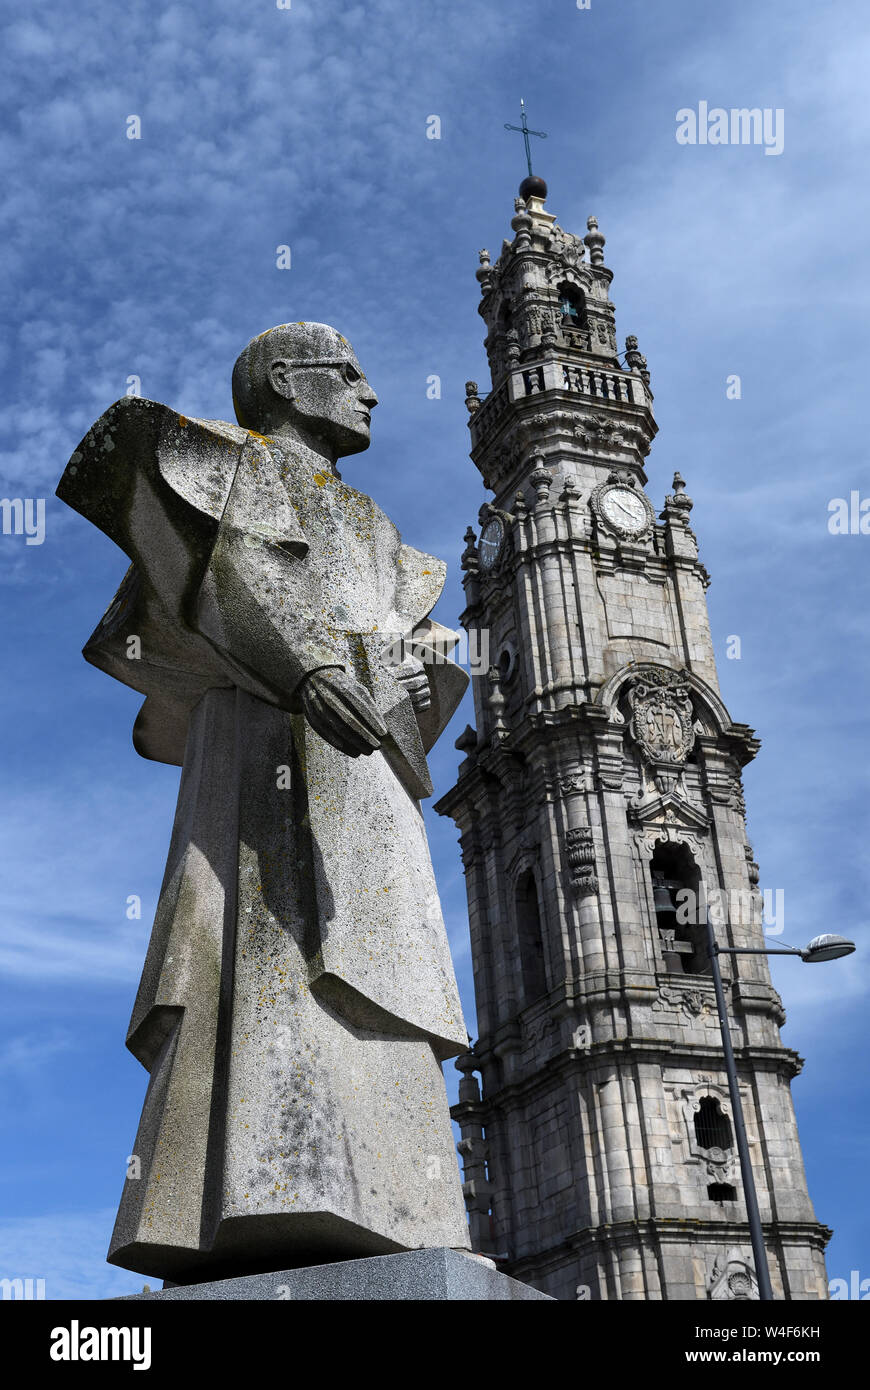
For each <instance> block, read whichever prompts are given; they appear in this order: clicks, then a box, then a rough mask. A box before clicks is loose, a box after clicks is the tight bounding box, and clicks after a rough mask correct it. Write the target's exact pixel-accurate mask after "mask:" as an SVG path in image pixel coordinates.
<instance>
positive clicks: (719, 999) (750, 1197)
mask: <svg viewBox="0 0 870 1390" xmlns="http://www.w3.org/2000/svg"><path fill="white" fill-rule="evenodd" d="M854 949H855V943H854V942H853V941H847V940H846V938H845V937H844V936H835V935H834V934H833V933H832V932H825V933H824V934H823V935H822V936H814V937H813V939H812V941H811V942H810V943H809V945H808V946H804V947H799V946H776V947H771V948H770V949H769V950H768V949H766V948H765V947H761V946H720V945H719V944H718V942H717V941H716V938H715V936H714V935H713V923H712V922H711V920H710V914H709V912H708V913H707V950H708V951H709V953H710V969H711V971H712V974H713V985H714V988H715V990H716V1007H717V1008H718V1010H719V1028H720V1030H721V1033H722V1049H723V1051H724V1053H725V1071H726V1073H727V1076H728V1091H729V1094H730V1096H731V1110H732V1113H733V1115H734V1132H735V1135H736V1138H737V1152H738V1154H739V1155H740V1174H741V1177H742V1179H743V1195H744V1197H745V1199H746V1214H747V1216H748V1217H749V1235H750V1239H751V1241H752V1254H753V1256H754V1259H755V1272H756V1274H757V1276H758V1297H759V1299H760V1300H761V1301H762V1302H768V1303H769V1302H772V1301H773V1289H772V1288H771V1285H770V1270H769V1269H768V1265H767V1251H766V1250H765V1248H764V1234H763V1232H762V1229H761V1216H760V1214H759V1211H758V1195H757V1193H756V1191H755V1178H754V1177H753V1175H752V1163H751V1161H750V1158H749V1144H748V1142H747V1139H746V1125H745V1123H744V1120H743V1106H742V1104H741V1101H740V1087H739V1085H738V1082H737V1067H736V1065H735V1063H734V1049H733V1047H732V1046H731V1029H730V1027H729V1026H728V1014H727V1011H726V1007H725V991H724V989H723V988H722V975H721V973H720V970H719V956H720V955H729V956H800V958H801V960H802V961H805V962H806V963H807V964H810V963H812V962H814V961H823V960H837V959H838V958H839V957H840V956H848V955H851V954H852V952H853V951H854Z"/></svg>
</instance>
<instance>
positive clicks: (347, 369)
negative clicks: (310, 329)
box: [290, 357, 364, 386]
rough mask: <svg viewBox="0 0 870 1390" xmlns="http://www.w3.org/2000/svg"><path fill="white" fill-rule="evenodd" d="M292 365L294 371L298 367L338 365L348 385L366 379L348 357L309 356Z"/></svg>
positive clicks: (353, 384)
mask: <svg viewBox="0 0 870 1390" xmlns="http://www.w3.org/2000/svg"><path fill="white" fill-rule="evenodd" d="M290 367H291V368H292V369H293V370H294V371H295V369H296V368H297V367H338V369H339V371H340V372H341V374H342V376H343V377H344V379H345V381H346V382H347V384H348V386H355V385H356V383H357V382H358V381H362V380H363V379H364V378H363V374H362V372H361V371H360V370H359V368H358V367H355V366H354V365H353V363H352V362H348V360H347V358H346V357H309V358H306V359H305V360H304V361H302V362H291V363H290Z"/></svg>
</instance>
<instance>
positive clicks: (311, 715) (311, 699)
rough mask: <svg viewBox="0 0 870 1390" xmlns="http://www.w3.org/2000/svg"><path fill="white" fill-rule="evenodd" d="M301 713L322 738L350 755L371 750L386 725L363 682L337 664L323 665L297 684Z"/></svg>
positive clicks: (384, 735)
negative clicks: (298, 685) (300, 683)
mask: <svg viewBox="0 0 870 1390" xmlns="http://www.w3.org/2000/svg"><path fill="white" fill-rule="evenodd" d="M300 698H301V700H302V713H303V714H304V715H305V718H306V719H307V720H308V722H309V724H310V725H311V727H312V729H314V730H315V731H316V732H317V733H318V734H320V737H321V738H325V739H326V741H327V743H331V744H332V746H333V748H337V749H338V751H339V752H340V753H345V754H346V755H347V756H348V757H349V758H358V757H359V756H360V754H361V753H363V754H368V753H374V752H376V750H377V749H378V748H380V746H381V740H382V739H383V738H385V737H386V733H387V726H386V724H385V723H384V721H383V720H382V719H381V716H380V715H379V714H378V712H377V710H376V709H375V706H374V704H373V703H372V699H371V696H370V695H369V693H368V691H367V690H366V689H365V687H364V686H363V685H360V683H359V681H358V680H356V679H355V677H353V676H349V675H348V674H347V672H346V671H343V670H342V669H341V667H340V666H325V667H323V668H322V669H321V670H319V671H312V672H311V674H310V675H308V676H306V678H305V680H304V681H303V682H302V685H301V687H300Z"/></svg>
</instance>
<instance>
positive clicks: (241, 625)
mask: <svg viewBox="0 0 870 1390" xmlns="http://www.w3.org/2000/svg"><path fill="white" fill-rule="evenodd" d="M318 465H319V466H318ZM322 468H323V461H322V460H318V459H317V457H316V456H315V455H313V454H309V453H308V452H307V451H304V450H302V449H296V448H295V447H294V445H293V444H292V443H289V442H288V441H285V440H283V439H277V438H276V439H264V438H262V437H260V436H258V435H254V434H252V433H250V432H249V431H247V430H244V429H241V428H239V427H238V426H235V425H230V424H226V423H224V422H222V421H213V420H195V419H190V418H185V417H183V416H179V415H177V414H176V413H175V412H173V411H171V410H169V409H168V408H167V407H165V406H162V405H158V404H157V403H155V402H153V401H144V400H140V399H137V398H130V399H124V400H122V401H119V402H118V403H117V404H116V405H114V406H112V407H111V409H110V410H108V411H107V412H106V414H105V415H103V416H102V417H101V418H100V420H98V421H97V422H96V424H95V425H94V426H93V427H92V429H91V430H90V431H89V432H88V434H87V435H86V436H85V438H84V439H83V440H82V442H81V444H80V445H79V447H78V449H77V450H76V451H75V453H74V454H73V456H72V458H71V459H70V462H69V465H68V466H67V469H66V471H65V473H64V475H63V478H62V479H61V482H60V485H59V487H58V496H60V497H61V498H62V499H63V500H64V501H65V502H67V503H68V504H69V505H70V506H72V507H73V508H75V510H77V511H79V512H80V513H81V514H82V515H83V516H85V517H87V518H88V520H90V521H92V522H93V523H94V524H95V525H96V526H98V527H99V528H100V529H101V530H102V531H104V532H105V533H106V535H108V536H110V537H111V538H112V539H113V540H114V541H115V542H116V543H117V544H118V545H119V546H120V547H121V548H122V549H123V550H124V551H125V552H126V554H127V555H128V556H129V557H130V559H131V561H132V562H133V563H132V565H131V568H130V570H129V571H128V573H127V575H126V576H125V579H124V581H123V582H122V584H121V587H120V590H119V591H118V594H117V595H116V597H115V599H114V600H113V602H112V604H111V605H110V606H109V608H108V610H107V612H106V614H105V615H104V617H103V619H102V621H101V622H100V624H99V626H98V627H97V629H96V631H95V632H94V634H93V636H92V637H91V638H90V639H89V641H88V643H87V645H86V647H85V656H86V658H87V659H88V660H89V661H90V662H92V663H93V664H94V665H96V666H98V667H100V668H101V669H102V670H104V671H107V672H108V673H109V674H110V675H112V676H114V677H116V678H117V679H118V680H121V681H123V682H124V683H125V684H127V685H129V686H132V687H133V688H134V689H135V690H138V691H140V692H141V693H143V694H144V695H145V696H146V700H145V703H144V705H143V707H142V710H141V711H140V714H139V716H138V719H137V721H136V725H135V729H134V742H135V746H136V748H137V749H138V751H139V752H140V753H142V754H143V755H144V756H145V757H148V758H154V759H157V760H159V761H163V762H169V763H177V764H183V765H184V766H185V767H186V766H187V761H188V760H189V757H188V758H186V757H185V749H186V747H187V748H188V755H190V745H189V744H188V743H187V739H188V726H189V724H190V722H191V712H192V711H193V710H194V708H196V707H198V706H199V704H200V701H201V700H202V698H203V696H204V695H205V693H206V692H207V691H209V690H214V689H215V688H224V689H227V690H230V689H232V688H233V687H235V688H236V689H239V690H242V691H244V692H246V693H247V694H248V695H250V696H254V697H256V698H257V699H258V700H259V701H261V702H262V706H265V707H271V708H272V713H273V715H274V717H275V718H276V719H277V720H278V724H277V725H276V728H278V727H280V729H281V730H282V731H283V732H282V733H281V734H280V739H284V741H285V742H286V744H287V754H286V762H287V765H288V768H290V766H291V765H292V772H291V773H290V774H289V775H290V781H291V782H292V783H293V786H292V787H291V788H290V789H289V791H288V795H291V793H292V802H293V805H294V806H295V807H296V808H297V811H298V823H297V822H294V825H295V829H294V830H293V832H292V835H293V838H294V839H295V841H298V845H299V846H301V845H302V842H303V839H304V840H305V843H307V844H308V846H309V848H308V849H307V850H305V852H304V855H303V851H302V849H301V848H298V847H297V849H293V848H292V847H291V845H290V842H289V840H288V850H287V852H288V853H289V854H290V855H291V857H292V859H293V863H294V864H300V865H301V864H302V862H303V858H304V857H305V856H307V857H308V859H309V860H310V871H309V879H310V882H311V885H312V896H311V899H310V903H309V907H310V918H311V933H310V937H309V939H308V946H307V956H308V971H309V982H310V987H311V989H312V990H314V991H315V993H316V994H318V995H319V996H320V997H322V998H323V1000H324V1002H326V1003H328V1004H330V1005H332V1006H334V1007H336V1008H337V1009H338V1010H339V1011H340V1013H342V1014H343V1016H344V1017H345V1018H348V1019H350V1020H352V1021H354V1022H356V1023H358V1024H360V1025H362V1026H365V1027H369V1028H382V1029H384V1030H385V1031H390V1029H391V1028H392V1029H393V1030H394V1031H396V1032H402V1031H405V1032H407V1031H408V1029H410V1030H411V1031H412V1032H414V1033H416V1034H417V1035H418V1036H419V1035H420V1034H421V1033H422V1034H423V1035H425V1036H426V1037H427V1038H429V1040H430V1041H432V1042H433V1045H435V1046H436V1049H437V1050H438V1052H439V1055H441V1056H451V1055H454V1054H455V1052H456V1051H458V1050H459V1048H460V1047H461V1046H462V1045H464V1042H465V1032H464V1025H463V1023H462V1012H461V1008H460V1005H459V999H458V995H457V993H456V984H455V979H454V977H453V971H452V966H451V963H450V955H449V949H448V945H447V939H446V933H445V929H444V923H443V919H442V916H441V911H440V906H439V903H438V895H437V891H436V889H435V884H434V879H433V878H432V871H431V863H430V862H429V857H428V849H427V848H426V837H425V829H424V827H423V824H422V816H421V812H420V807H419V805H418V798H419V797H421V796H424V795H428V794H429V793H430V792H431V782H430V780H429V773H428V768H427V764H426V752H427V751H428V749H429V748H430V747H431V746H432V744H433V743H434V742H435V740H436V739H437V737H438V735H439V734H440V733H441V731H442V729H443V728H444V726H445V725H446V723H447V722H448V720H449V719H450V717H451V715H452V714H453V712H454V710H455V709H456V706H457V705H458V703H459V701H460V699H461V697H462V694H463V692H464V690H465V688H466V685H467V681H468V678H467V676H466V675H465V673H464V672H462V671H461V670H460V669H459V668H458V667H457V666H455V665H454V664H453V663H452V662H450V661H449V660H446V659H445V656H446V648H448V649H449V647H450V646H451V645H452V643H450V642H449V641H448V642H447V643H446V648H445V630H444V629H441V628H439V626H438V625H437V624H434V623H432V622H431V621H428V619H427V615H428V614H429V612H430V611H431V609H432V606H433V605H434V603H435V602H436V600H437V598H438V596H439V594H440V592H441V589H442V587H443V583H444V574H445V566H444V565H443V563H442V562H441V561H439V560H436V559H434V558H433V557H432V556H430V555H426V554H424V553H422V552H421V551H418V550H415V549H413V547H411V546H407V545H405V544H403V542H402V539H401V536H400V535H399V532H398V531H397V529H396V527H395V526H394V525H393V523H392V522H391V521H390V520H389V518H388V517H387V516H386V515H385V514H384V513H383V512H382V511H381V509H380V508H379V507H378V506H377V505H376V504H375V503H374V502H373V501H372V499H371V498H369V497H367V496H365V494H363V493H359V492H357V491H355V490H354V489H353V488H349V487H348V486H347V485H346V484H345V483H344V482H342V481H341V480H340V479H338V478H337V477H335V476H334V475H333V474H332V473H329V474H326V473H324V472H322V471H321V469H322ZM409 632H415V634H416V636H417V641H416V642H415V650H414V654H415V655H416V656H417V657H418V658H421V659H422V660H423V661H424V663H425V664H426V667H427V673H428V675H429V683H430V689H431V692H432V703H431V706H430V708H429V709H428V710H426V711H423V712H420V713H417V712H416V711H415V709H414V707H413V704H412V702H411V700H410V698H409V696H408V695H407V693H406V690H405V689H404V687H403V685H402V684H401V683H400V682H399V681H398V679H397V678H396V675H395V671H394V669H393V668H392V667H390V666H389V665H387V664H385V663H384V662H383V660H382V659H381V657H382V652H383V649H384V646H385V644H387V643H388V642H390V641H391V640H393V639H395V638H396V637H397V636H398V635H399V634H406V633H409ZM421 639H422V641H421ZM436 648H437V650H436ZM330 665H342V666H343V667H344V668H345V669H346V670H348V671H352V672H353V673H354V674H355V675H356V677H357V679H358V680H359V681H361V682H362V683H363V684H364V685H365V686H366V687H367V689H368V690H369V692H370V693H371V696H372V698H373V699H374V702H375V704H376V705H377V707H378V709H379V710H380V712H381V714H382V717H383V719H384V722H385V723H386V725H387V728H388V730H389V736H388V738H387V739H386V740H385V741H384V744H383V746H382V751H381V752H378V753H375V754H373V755H372V756H371V757H368V758H366V757H360V758H356V759H354V758H348V757H345V756H344V755H343V754H341V753H338V752H337V751H336V750H335V749H333V748H331V746H330V745H329V744H327V743H325V741H324V740H323V739H321V738H320V737H319V736H318V735H317V734H316V733H315V732H314V731H313V730H312V729H311V728H310V726H308V725H307V724H306V723H305V722H304V720H301V719H300V718H299V715H300V704H299V699H298V694H297V690H298V685H299V683H300V682H301V680H302V679H303V678H304V677H305V675H306V674H308V673H309V672H311V671H314V670H317V669H318V668H322V667H324V666H330ZM288 715H289V716H291V718H288ZM269 727H271V726H269ZM294 727H295V732H291V729H292V728H294ZM270 737H271V735H270ZM200 751H202V750H200ZM254 751H255V750H251V755H252V756H253V752H254ZM213 756H214V757H215V758H219V757H220V752H219V750H215V751H214V753H213ZM268 771H269V775H270V776H271V777H272V779H273V781H274V779H275V777H276V776H277V775H279V772H280V769H279V767H278V766H274V767H273V766H272V765H271V764H270V769H269V770H268ZM228 795H231V794H230V793H228ZM282 795H283V793H282ZM288 804H289V803H288ZM300 807H301V808H303V809H302V810H299V808H300ZM179 813H181V812H179ZM214 814H215V815H216V816H218V815H220V816H228V817H229V820H231V819H232V816H231V813H230V811H227V810H225V808H222V807H216V808H215V811H214ZM295 814H296V812H294V815H295ZM228 823H229V821H228ZM221 824H223V822H222V821H221ZM216 833H217V831H214V832H213V831H212V830H210V831H209V834H210V835H213V834H216ZM228 833H229V832H228ZM288 834H289V832H288ZM240 849H241V846H240V845H239V846H236V845H235V843H234V844H233V845H232V846H229V847H228V848H227V851H226V852H227V854H230V855H232V854H234V853H236V852H237V850H240ZM300 856H302V857H300ZM184 862H185V863H186V862H187V860H186V858H185V861H184ZM181 872H182V873H183V874H184V875H186V873H187V870H186V869H182V870H181ZM197 892H198V890H196V889H195V885H194V884H191V886H190V891H189V892H188V890H187V889H185V890H184V891H183V892H181V890H180V886H179V883H178V882H176V883H175V886H174V887H173V888H172V890H171V894H170V885H169V879H167V883H166V884H164V895H166V894H170V897H171V899H172V901H171V902H170V900H169V898H164V896H163V895H162V897H161V908H160V909H159V910H158V917H159V918H160V920H162V918H163V917H164V916H166V914H167V913H168V914H169V917H168V918H167V921H170V922H175V921H176V912H177V911H180V910H181V909H180V908H176V907H175V906H173V903H175V901H176V897H175V894H177V893H178V894H180V896H178V898H177V902H178V903H181V904H184V905H185V907H184V911H185V913H187V912H189V911H190V901H189V900H190V897H191V894H193V897H194V898H195V897H196V896H197ZM196 910H197V911H199V910H200V909H199V908H197V909H196ZM203 910H204V909H203ZM180 929H181V930H182V932H183V930H184V929H183V923H182V924H181V927H180ZM175 930H176V928H175V927H174V926H173V927H172V932H173V933H174V932H175ZM164 947H165V933H164V932H163V931H162V929H161V931H158V930H157V928H156V926H155V933H154V934H153V935H152V941H151V946H150V947H149V955H148V961H147V963H146V970H145V973H144V975H143V980H142V987H141V989H140V995H139V998H138V999H137V1004H136V1010H135V1013H134V1020H133V1024H132V1025H131V1037H130V1045H131V1047H132V1048H133V1050H134V1051H135V1052H136V1055H137V1056H141V1059H142V1060H143V1062H144V1063H145V1064H146V1065H149V1066H150V1064H151V1061H152V1060H153V1047H151V1045H150V1044H147V1043H146V1042H145V1041H144V1040H145V1039H147V1038H148V1037H149V1035H150V1033H151V1031H152V1026H151V1025H152V1023H153V1022H154V1020H158V1019H160V1018H164V1017H165V1018H172V1017H174V1016H175V1015H174V1013H173V1011H174V1010H177V1009H179V1008H182V1009H188V1008H190V1007H192V1003H191V1000H190V998H189V997H187V995H186V993H185V990H186V988H187V986H185V987H184V988H181V989H180V988H179V985H178V981H177V979H176V977H175V976H174V975H173V969H174V967H170V966H169V965H168V963H167V962H168V957H167V958H164V957H165V950H164ZM214 967H215V978H216V979H217V978H219V977H220V973H221V968H220V962H219V961H218V960H215V962H214ZM409 981H412V983H410V984H409ZM216 997H217V996H216ZM216 997H215V1007H216ZM391 1021H392V1022H391ZM158 1032H159V1030H158Z"/></svg>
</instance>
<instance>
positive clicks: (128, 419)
mask: <svg viewBox="0 0 870 1390" xmlns="http://www.w3.org/2000/svg"><path fill="white" fill-rule="evenodd" d="M248 437H249V434H248V431H247V430H245V429H242V428H241V426H239V425H231V424H229V423H228V422H227V421H225V420H200V419H196V418H194V417H192V416H186V415H180V414H179V413H178V412H177V411H175V410H171V409H170V408H169V406H166V405H161V404H160V402H159V401H149V400H144V399H143V398H141V397H138V396H123V397H122V398H121V399H120V400H119V401H116V402H115V404H114V405H111V406H110V407H109V409H108V410H107V411H105V412H104V413H103V414H102V415H101V416H100V418H99V419H98V420H96V421H95V422H94V424H93V425H91V427H90V429H89V430H88V432H87V434H86V435H85V436H84V438H83V439H82V440H81V442H80V443H79V445H78V446H77V448H76V449H75V450H74V452H73V454H72V456H71V457H70V460H69V463H68V464H67V466H66V469H65V470H64V474H63V476H62V478H61V480H60V483H59V484H58V488H57V495H58V497H60V498H61V500H62V501H63V502H66V503H67V504H68V505H69V506H70V507H73V508H74V509H75V510H76V511H77V512H80V513H81V514H82V515H83V516H85V517H87V519H88V520H89V521H91V522H93V523H94V525H96V526H99V528H100V530H102V531H104V532H105V533H106V535H108V536H110V537H111V538H112V540H115V541H117V542H118V544H120V545H121V546H122V548H126V547H124V545H123V539H124V535H125V532H126V528H127V524H128V518H129V514H130V508H131V506H132V503H133V499H134V495H135V494H136V492H137V489H138V488H139V487H140V486H141V483H142V481H143V480H144V481H145V482H146V483H147V484H149V485H150V490H151V492H152V493H154V494H156V495H157V496H158V497H159V498H161V499H162V500H163V502H164V503H165V504H166V505H169V506H171V505H172V502H173V498H175V499H181V501H182V503H184V504H187V508H186V509H185V510H187V509H191V510H192V512H193V513H195V514H196V515H197V516H199V517H200V518H201V519H202V520H203V521H204V522H205V523H206V525H207V524H208V522H209V521H212V522H215V523H216V522H217V521H219V520H220V516H221V513H222V511H223V509H224V506H225V504H226V500H227V496H228V495H229V491H230V487H231V486H232V481H233V477H234V476H235V471H236V468H237V466H238V462H239V458H240V455H241V452H242V448H243V446H244V444H245V441H246V440H247V439H248Z"/></svg>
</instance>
